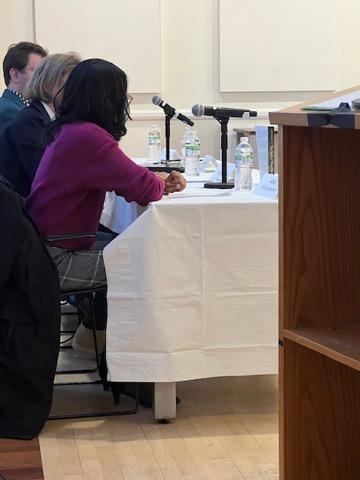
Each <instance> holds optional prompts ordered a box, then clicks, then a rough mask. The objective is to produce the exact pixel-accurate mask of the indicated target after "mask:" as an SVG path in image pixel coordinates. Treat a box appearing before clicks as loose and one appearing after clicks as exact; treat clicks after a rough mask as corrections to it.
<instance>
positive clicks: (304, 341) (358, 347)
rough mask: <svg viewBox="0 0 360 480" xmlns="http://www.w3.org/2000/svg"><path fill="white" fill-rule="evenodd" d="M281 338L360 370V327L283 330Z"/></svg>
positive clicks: (330, 326) (342, 326)
mask: <svg viewBox="0 0 360 480" xmlns="http://www.w3.org/2000/svg"><path fill="white" fill-rule="evenodd" d="M282 333H283V337H284V338H287V339H289V340H292V341H293V342H296V343H298V344H300V345H302V346H304V347H307V348H309V349H311V350H314V351H315V352H318V353H320V354H322V355H325V356H326V357H328V358H331V359H333V360H335V361H337V362H340V363H342V364H344V365H346V366H348V367H350V368H353V369H355V370H360V325H359V324H344V325H339V326H332V325H328V326H317V327H303V328H295V329H284V330H283V331H282Z"/></svg>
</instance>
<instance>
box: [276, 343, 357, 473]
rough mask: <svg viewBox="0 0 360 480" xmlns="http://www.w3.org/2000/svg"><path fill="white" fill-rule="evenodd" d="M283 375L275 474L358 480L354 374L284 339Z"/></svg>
mask: <svg viewBox="0 0 360 480" xmlns="http://www.w3.org/2000/svg"><path fill="white" fill-rule="evenodd" d="M283 375H284V379H286V381H285V382H284V388H283V392H282V395H283V397H284V398H283V401H284V404H283V405H284V409H283V411H282V413H281V415H282V417H283V419H282V425H283V431H282V436H283V442H282V447H283V449H284V450H283V452H282V454H281V456H282V465H283V471H282V477H281V478H282V479H283V480H305V479H307V480H325V479H326V480H358V479H359V472H360V455H359V445H360V373H359V372H358V371H356V370H353V369H351V368H348V367H345V366H343V365H342V364H339V363H337V362H336V361H334V360H331V359H328V358H326V357H324V356H322V355H320V354H318V353H316V352H313V351H311V350H309V349H307V348H306V347H303V346H301V345H298V344H296V343H294V342H292V341H290V340H285V342H284V364H283ZM284 451H285V452H286V454H285V455H284Z"/></svg>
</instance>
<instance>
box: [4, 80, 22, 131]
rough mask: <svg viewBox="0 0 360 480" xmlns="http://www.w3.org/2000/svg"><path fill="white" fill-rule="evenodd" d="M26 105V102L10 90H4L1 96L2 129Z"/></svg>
mask: <svg viewBox="0 0 360 480" xmlns="http://www.w3.org/2000/svg"><path fill="white" fill-rule="evenodd" d="M24 107H25V105H24V102H23V101H22V100H21V98H19V97H18V96H17V95H16V94H15V93H13V92H10V90H7V89H6V90H4V91H3V94H2V96H1V97H0V130H2V129H3V128H4V127H6V125H7V124H8V123H9V122H10V120H12V119H13V118H14V117H15V115H16V114H17V113H18V112H19V111H20V110H22V109H23V108H24Z"/></svg>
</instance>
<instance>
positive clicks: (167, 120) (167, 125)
mask: <svg viewBox="0 0 360 480" xmlns="http://www.w3.org/2000/svg"><path fill="white" fill-rule="evenodd" d="M173 116H174V114H171V113H168V112H165V141H166V165H168V164H169V161H170V120H171V119H172V117H173Z"/></svg>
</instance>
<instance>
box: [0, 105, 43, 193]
mask: <svg viewBox="0 0 360 480" xmlns="http://www.w3.org/2000/svg"><path fill="white" fill-rule="evenodd" d="M50 123H51V120H50V117H49V115H48V113H47V112H46V110H45V108H44V106H43V105H42V103H41V102H39V101H38V100H34V101H33V102H31V104H30V106H29V107H27V108H24V109H23V110H21V112H19V113H18V114H17V115H16V117H15V118H14V119H13V120H12V121H11V122H10V123H9V124H8V125H7V126H6V127H5V128H3V129H2V130H0V175H2V176H3V177H5V178H6V180H8V181H9V182H10V183H11V185H12V186H13V187H14V189H15V191H16V192H17V193H18V194H19V195H21V196H22V197H24V198H26V197H27V196H28V195H29V193H30V190H31V184H32V181H33V179H34V176H35V173H36V170H37V167H38V165H39V163H40V160H41V157H42V155H43V153H44V150H45V148H46V145H47V127H48V125H49V124H50Z"/></svg>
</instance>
